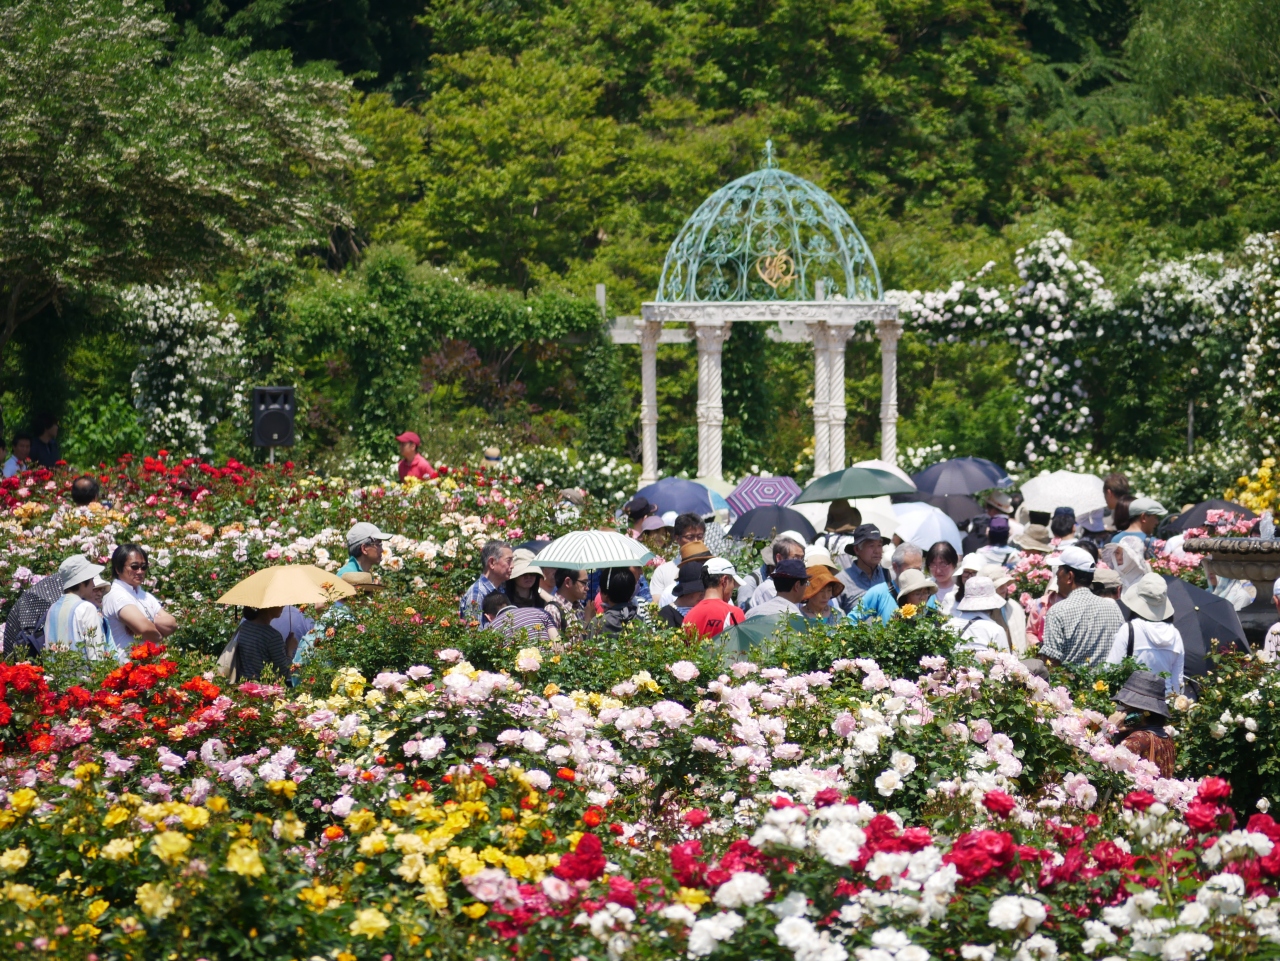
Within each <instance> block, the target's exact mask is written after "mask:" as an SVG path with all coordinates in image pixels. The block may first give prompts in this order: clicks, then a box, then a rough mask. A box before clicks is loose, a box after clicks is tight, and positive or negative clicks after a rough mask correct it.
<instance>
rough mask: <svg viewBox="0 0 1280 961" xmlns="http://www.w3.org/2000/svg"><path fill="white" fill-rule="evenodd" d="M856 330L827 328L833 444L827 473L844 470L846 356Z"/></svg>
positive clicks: (828, 458) (829, 408) (828, 418)
mask: <svg viewBox="0 0 1280 961" xmlns="http://www.w3.org/2000/svg"><path fill="white" fill-rule="evenodd" d="M854 330H855V328H853V327H848V326H840V327H833V326H828V327H827V358H828V366H827V369H828V374H827V390H828V397H829V398H830V401H829V403H828V404H827V421H828V431H829V436H830V438H831V439H830V441H829V442H828V444H827V471H828V473H830V472H831V471H836V470H844V469H845V468H846V467H848V466H849V465H848V464H846V463H845V454H844V425H845V418H846V416H847V415H848V410H847V408H846V407H845V392H844V352H845V347H846V345H847V344H848V342H849V338H850V337H851V336H852V335H853V332H854Z"/></svg>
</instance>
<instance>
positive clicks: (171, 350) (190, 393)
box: [121, 285, 247, 455]
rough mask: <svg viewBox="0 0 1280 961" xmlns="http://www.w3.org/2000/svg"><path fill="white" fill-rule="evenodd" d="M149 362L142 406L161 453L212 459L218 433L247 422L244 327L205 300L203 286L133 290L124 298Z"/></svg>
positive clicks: (137, 396) (143, 372) (141, 375)
mask: <svg viewBox="0 0 1280 961" xmlns="http://www.w3.org/2000/svg"><path fill="white" fill-rule="evenodd" d="M121 299H122V300H123V302H124V304H125V307H126V311H127V313H128V317H129V329H130V331H131V333H132V334H133V335H134V336H136V337H137V338H138V341H139V343H140V344H141V350H142V362H141V363H140V364H139V365H138V367H137V369H136V370H134V372H133V378H132V383H133V390H134V398H133V400H134V404H135V405H136V406H137V408H138V411H139V414H140V416H141V419H142V422H143V423H144V424H145V425H146V430H147V440H148V441H149V442H150V443H152V444H154V445H156V446H157V447H168V448H171V449H173V450H175V451H180V452H182V453H192V454H201V455H207V454H211V453H213V450H212V447H211V444H210V442H211V440H212V429H213V427H215V426H216V425H217V424H218V422H219V421H221V420H222V419H224V418H226V417H228V416H232V415H237V414H238V415H240V416H241V417H244V416H245V411H244V406H245V393H244V390H245V388H244V376H245V368H246V365H247V361H246V359H245V355H244V340H243V338H242V337H241V334H240V325H239V323H238V322H237V321H236V319H235V317H233V316H231V315H230V314H226V315H223V314H222V313H221V312H220V311H219V310H218V309H217V308H216V307H215V306H214V305H213V304H212V303H210V302H209V301H207V300H205V299H203V297H202V296H201V293H200V288H199V287H197V286H195V285H190V286H181V287H150V286H144V287H131V288H129V289H128V290H126V291H124V292H123V293H122V294H121Z"/></svg>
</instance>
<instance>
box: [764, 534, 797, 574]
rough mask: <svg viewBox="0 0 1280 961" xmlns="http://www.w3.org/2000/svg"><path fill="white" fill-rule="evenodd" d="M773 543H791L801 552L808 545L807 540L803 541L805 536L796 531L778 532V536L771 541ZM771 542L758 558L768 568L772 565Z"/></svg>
mask: <svg viewBox="0 0 1280 961" xmlns="http://www.w3.org/2000/svg"><path fill="white" fill-rule="evenodd" d="M773 541H791V542H792V543H794V544H795V545H796V546H797V547H799V548H800V549H801V550H804V548H805V545H806V544H808V543H809V542H808V541H807V540H805V536H804V535H803V534H801V533H799V532H798V531H779V532H778V535H777V536H776V537H775V538H774V539H773ZM773 541H770V542H769V546H768V547H766V548H765V549H764V550H762V551H761V552H760V556H761V557H762V558H763V559H764V562H765V563H766V564H768V565H770V566H772V565H773V563H774V560H773ZM806 566H808V565H806Z"/></svg>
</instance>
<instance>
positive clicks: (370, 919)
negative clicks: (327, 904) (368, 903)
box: [348, 908, 391, 941]
mask: <svg viewBox="0 0 1280 961" xmlns="http://www.w3.org/2000/svg"><path fill="white" fill-rule="evenodd" d="M389 927H391V922H390V921H388V920H387V916H386V915H385V914H383V913H382V912H381V911H379V910H378V909H377V908H364V909H363V910H361V911H357V912H356V919H355V920H354V921H352V922H351V926H350V928H349V929H348V930H350V932H351V933H352V934H354V935H357V936H358V935H361V934H363V935H364V936H365V937H366V938H368V939H369V940H370V941H372V940H373V939H374V938H380V937H382V933H383V932H384V931H386V930H387V928H389Z"/></svg>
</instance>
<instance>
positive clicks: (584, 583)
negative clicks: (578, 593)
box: [573, 577, 591, 587]
mask: <svg viewBox="0 0 1280 961" xmlns="http://www.w3.org/2000/svg"><path fill="white" fill-rule="evenodd" d="M573 583H575V584H581V585H582V586H583V587H586V586H587V585H588V584H590V583H591V578H590V577H584V578H582V579H581V580H579V579H577V578H575V579H574V582H573Z"/></svg>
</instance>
